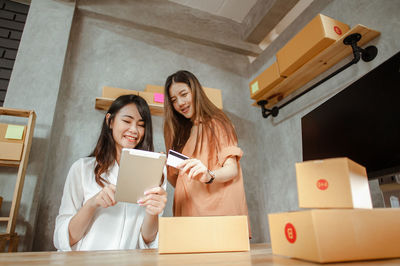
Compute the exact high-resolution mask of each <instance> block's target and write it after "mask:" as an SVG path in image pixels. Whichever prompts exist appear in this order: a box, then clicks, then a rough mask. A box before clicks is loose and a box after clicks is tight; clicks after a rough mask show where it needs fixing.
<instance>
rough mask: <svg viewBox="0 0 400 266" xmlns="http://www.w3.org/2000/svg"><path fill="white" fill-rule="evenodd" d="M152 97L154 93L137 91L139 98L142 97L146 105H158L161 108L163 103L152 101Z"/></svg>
mask: <svg viewBox="0 0 400 266" xmlns="http://www.w3.org/2000/svg"><path fill="white" fill-rule="evenodd" d="M154 95H155V93H154V92H148V91H139V96H140V97H142V98H143V99H145V100H146V102H147V104H155V105H159V106H161V107H163V106H164V102H162V103H159V102H156V101H155V100H154Z"/></svg>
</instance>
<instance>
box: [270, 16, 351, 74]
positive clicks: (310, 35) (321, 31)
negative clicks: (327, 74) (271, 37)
mask: <svg viewBox="0 0 400 266" xmlns="http://www.w3.org/2000/svg"><path fill="white" fill-rule="evenodd" d="M349 30H350V27H349V26H348V25H347V24H344V23H342V22H340V21H338V20H335V19H332V18H330V17H327V16H325V15H322V14H319V15H317V16H316V17H315V18H314V19H312V20H311V21H310V22H309V23H308V24H307V25H306V26H305V27H304V28H303V29H302V30H301V31H300V32H299V33H297V34H296V36H294V37H293V38H292V39H291V40H290V41H289V42H288V43H287V44H286V45H285V46H284V47H283V48H282V49H280V50H279V51H278V52H277V53H276V59H277V62H278V66H279V72H280V75H281V76H284V77H287V76H289V75H291V74H292V73H293V72H295V71H296V70H297V69H299V68H300V67H301V66H302V65H304V64H305V63H306V62H308V61H309V60H311V59H312V58H313V57H315V56H316V55H318V54H319V53H320V52H322V51H323V50H324V49H326V48H327V47H328V46H329V45H331V44H333V43H334V42H335V41H336V40H338V39H339V38H341V37H342V36H343V34H344V33H346V32H347V31H349Z"/></svg>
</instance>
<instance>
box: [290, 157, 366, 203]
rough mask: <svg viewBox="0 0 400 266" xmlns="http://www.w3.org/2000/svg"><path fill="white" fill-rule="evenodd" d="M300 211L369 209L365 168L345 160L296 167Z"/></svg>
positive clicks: (336, 159) (317, 162) (339, 159)
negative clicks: (311, 209)
mask: <svg viewBox="0 0 400 266" xmlns="http://www.w3.org/2000/svg"><path fill="white" fill-rule="evenodd" d="M296 177H297V192H298V197H299V207H300V208H366V209H371V208H372V200H371V193H370V189H369V184H368V177H367V173H366V170H365V167H363V166H361V165H359V164H357V163H355V162H353V161H352V160H350V159H348V158H345V157H343V158H332V159H325V160H314V161H306V162H301V163H296Z"/></svg>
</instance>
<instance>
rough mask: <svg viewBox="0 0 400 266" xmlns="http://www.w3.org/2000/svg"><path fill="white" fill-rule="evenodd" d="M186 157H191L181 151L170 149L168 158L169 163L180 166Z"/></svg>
mask: <svg viewBox="0 0 400 266" xmlns="http://www.w3.org/2000/svg"><path fill="white" fill-rule="evenodd" d="M186 159H189V157H187V156H185V155H183V154H181V153H179V152H176V151H173V150H169V151H168V158H167V165H169V166H172V167H175V168H178V167H177V166H178V165H179V164H180V163H182V162H183V161H184V160H186Z"/></svg>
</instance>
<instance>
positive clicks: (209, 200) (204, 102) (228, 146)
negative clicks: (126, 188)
mask: <svg viewBox="0 0 400 266" xmlns="http://www.w3.org/2000/svg"><path fill="white" fill-rule="evenodd" d="M165 95H166V97H165V103H164V105H165V121H164V137H165V144H166V149H167V151H168V150H169V149H171V150H175V151H178V152H180V153H182V154H184V155H186V156H188V157H189V158H190V159H188V160H185V161H184V162H183V163H182V164H181V165H179V166H178V168H179V169H180V170H178V169H175V168H172V167H168V181H169V182H170V183H171V184H172V186H174V187H175V195H174V209H173V211H174V216H209V215H248V210H247V203H246V197H245V192H244V186H243V177H242V169H241V167H240V163H239V160H240V158H241V157H242V154H243V152H242V150H241V149H240V148H239V147H237V136H236V133H235V130H234V128H233V125H232V123H231V121H230V120H229V118H228V117H227V116H226V115H225V114H224V113H223V112H222V111H221V110H220V109H218V108H217V107H216V106H215V105H214V104H213V103H212V102H211V101H210V100H209V99H208V98H207V96H206V94H205V93H204V90H203V88H202V86H201V85H200V83H199V81H198V79H197V78H196V77H195V76H194V75H193V74H192V73H190V72H188V71H183V70H182V71H178V72H176V73H174V74H172V75H171V76H169V77H168V78H167V80H166V82H165Z"/></svg>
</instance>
